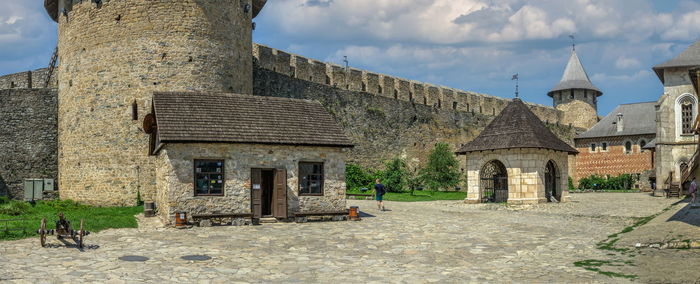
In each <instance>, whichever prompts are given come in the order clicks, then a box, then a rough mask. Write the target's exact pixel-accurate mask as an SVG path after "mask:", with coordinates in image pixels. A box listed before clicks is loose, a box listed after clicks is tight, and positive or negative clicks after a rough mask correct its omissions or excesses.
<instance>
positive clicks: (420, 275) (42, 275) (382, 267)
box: [0, 194, 671, 283]
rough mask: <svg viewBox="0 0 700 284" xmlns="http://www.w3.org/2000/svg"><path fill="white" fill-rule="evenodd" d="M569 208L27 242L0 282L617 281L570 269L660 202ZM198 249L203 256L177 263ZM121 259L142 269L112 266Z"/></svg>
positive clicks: (126, 232) (637, 197) (587, 198)
mask: <svg viewBox="0 0 700 284" xmlns="http://www.w3.org/2000/svg"><path fill="white" fill-rule="evenodd" d="M572 199H573V200H574V202H572V203H569V204H545V205H537V206H529V207H517V208H514V207H507V208H506V207H505V206H503V205H466V204H463V203H460V202H458V201H440V202H424V203H396V202H387V208H388V209H390V211H386V212H380V211H378V210H377V209H376V207H375V206H374V203H373V202H372V201H349V203H350V204H352V205H358V206H360V209H361V210H362V211H363V212H364V214H366V215H368V216H365V217H364V218H363V220H362V221H361V222H350V221H348V222H309V223H304V224H295V223H283V224H264V225H261V226H243V227H211V228H193V229H184V230H180V229H173V228H158V229H154V228H152V227H150V228H145V227H147V226H142V228H140V229H117V230H107V231H103V232H100V233H96V234H93V235H90V236H88V237H87V239H86V243H87V245H88V246H89V247H88V248H86V249H85V250H84V251H82V252H81V251H79V250H77V249H76V248H70V247H65V246H63V245H58V244H60V242H58V241H57V240H56V239H55V238H52V239H49V241H50V242H51V243H54V244H57V245H56V246H54V247H51V248H41V247H39V246H38V243H39V241H38V239H36V238H34V239H25V240H19V241H9V242H2V243H0V271H2V273H0V282H5V281H12V282H19V283H51V282H107V283H125V282H126V283H132V282H133V283H140V282H163V283H170V282H187V283H197V282H199V283H209V282H213V283H231V282H238V281H240V282H258V283H259V282H285V283H309V282H322V283H333V282H339V281H348V280H353V281H354V282H358V283H394V282H405V283H431V282H440V283H469V282H492V283H503V282H519V283H542V282H549V283H552V282H556V283H584V282H603V283H611V282H612V283H625V282H627V281H629V280H626V279H623V278H611V277H608V276H605V275H601V274H599V273H596V272H592V271H588V270H584V269H582V268H580V267H576V266H574V265H573V262H575V261H579V260H585V259H603V260H604V259H610V258H614V257H616V256H612V255H610V254H609V253H608V252H606V251H602V250H599V249H597V248H596V243H597V242H599V241H601V240H603V239H605V238H606V236H607V235H609V234H612V233H616V232H619V231H620V230H621V229H622V228H624V227H625V226H628V225H629V224H631V223H632V222H633V219H632V218H630V217H635V216H636V217H639V216H647V215H651V214H653V213H656V212H658V211H660V210H661V209H662V208H665V207H666V206H668V204H670V203H671V202H670V201H668V200H666V199H662V198H652V197H649V196H647V195H644V194H576V195H572ZM193 254H197V255H200V254H204V255H208V256H211V257H212V259H211V260H205V261H185V260H182V259H180V257H181V256H185V255H193ZM125 255H140V256H145V257H148V258H149V260H147V261H145V262H126V261H121V260H118V258H119V257H121V256H125Z"/></svg>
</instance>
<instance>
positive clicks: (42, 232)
mask: <svg viewBox="0 0 700 284" xmlns="http://www.w3.org/2000/svg"><path fill="white" fill-rule="evenodd" d="M83 225H84V220H82V219H81V220H80V230H77V231H76V230H73V227H72V226H71V224H70V221H68V220H66V219H65V217H64V216H63V213H58V221H56V229H51V230H49V229H47V228H46V218H43V219H41V227H40V228H39V230H37V231H36V232H37V234H39V236H40V238H41V246H42V247H46V236H47V235H56V237H57V238H58V239H59V240H61V239H63V238H71V239H73V241H75V244H76V245H77V246H78V248H83V238H84V237H85V236H87V235H89V234H90V232H88V231H85V228H84V227H83Z"/></svg>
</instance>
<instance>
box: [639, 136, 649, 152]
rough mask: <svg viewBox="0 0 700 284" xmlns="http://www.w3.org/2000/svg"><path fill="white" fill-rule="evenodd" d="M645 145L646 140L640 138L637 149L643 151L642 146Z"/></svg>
mask: <svg viewBox="0 0 700 284" xmlns="http://www.w3.org/2000/svg"><path fill="white" fill-rule="evenodd" d="M646 145H647V141H646V140H643V139H642V140H640V141H639V151H640V152H644V146H646Z"/></svg>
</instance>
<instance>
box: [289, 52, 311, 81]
mask: <svg viewBox="0 0 700 284" xmlns="http://www.w3.org/2000/svg"><path fill="white" fill-rule="evenodd" d="M292 68H294V76H292V77H294V78H297V79H302V80H307V81H314V80H313V76H312V75H311V64H310V63H309V60H308V59H306V58H304V57H300V56H294V57H292Z"/></svg>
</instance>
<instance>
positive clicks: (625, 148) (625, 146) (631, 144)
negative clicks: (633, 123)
mask: <svg viewBox="0 0 700 284" xmlns="http://www.w3.org/2000/svg"><path fill="white" fill-rule="evenodd" d="M628 142H629V143H630V150H629V151H627V143H628ZM608 147H610V146H608ZM622 153H624V154H625V155H629V154H632V153H634V142H633V141H632V140H629V139H628V140H625V141H623V142H622Z"/></svg>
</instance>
